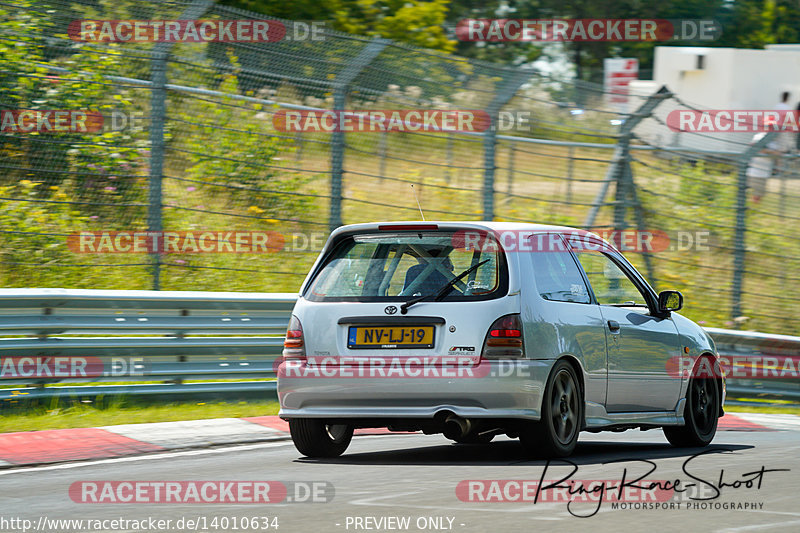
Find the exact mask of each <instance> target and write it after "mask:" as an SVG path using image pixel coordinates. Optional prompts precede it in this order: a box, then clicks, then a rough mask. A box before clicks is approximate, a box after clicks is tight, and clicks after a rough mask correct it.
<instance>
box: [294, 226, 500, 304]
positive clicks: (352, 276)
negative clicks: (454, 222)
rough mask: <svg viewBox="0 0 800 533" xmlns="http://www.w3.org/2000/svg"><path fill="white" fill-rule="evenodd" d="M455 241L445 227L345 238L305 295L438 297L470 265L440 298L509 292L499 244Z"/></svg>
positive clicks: (314, 297)
mask: <svg viewBox="0 0 800 533" xmlns="http://www.w3.org/2000/svg"><path fill="white" fill-rule="evenodd" d="M457 241H458V239H457V238H456V239H454V233H452V232H443V231H436V232H398V233H387V232H380V233H367V234H361V235H354V236H350V237H347V238H346V239H344V240H343V241H342V242H340V243H339V244H338V245H337V246H336V248H335V249H334V250H333V251H332V252H331V253H330V254H329V255H328V256H327V257H326V258H325V261H324V263H323V264H322V266H321V267H320V268H319V269H317V273H316V275H315V276H314V278H313V279H312V280H311V283H309V285H308V287H307V289H306V290H305V293H304V295H303V296H304V297H305V298H306V299H308V300H312V301H359V302H369V301H385V300H393V301H403V300H409V299H411V298H414V297H415V296H422V295H429V294H430V295H436V294H437V293H438V292H439V291H440V290H441V289H442V288H443V287H444V286H446V285H447V284H448V282H450V281H452V280H453V279H454V278H456V277H458V276H459V274H461V273H463V272H464V271H466V270H469V269H470V268H472V270H471V271H470V272H469V273H468V274H466V275H464V276H462V277H461V278H460V279H459V280H458V281H456V282H455V283H454V288H453V289H452V290H451V291H450V292H449V293H447V294H446V296H444V297H442V298H441V299H442V301H454V300H485V299H491V298H497V297H499V296H502V295H503V294H505V292H506V291H507V287H508V281H507V280H508V274H507V269H506V265H505V261H504V258H503V253H502V252H499V251H498V248H499V247H494V246H492V247H485V246H484V247H482V248H484V250H471V249H466V248H465V247H463V246H458V245H454V243H456V242H457ZM485 248H491V249H490V250H489V251H486V250H485ZM473 267H474V268H473Z"/></svg>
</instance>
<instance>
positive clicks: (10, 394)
mask: <svg viewBox="0 0 800 533" xmlns="http://www.w3.org/2000/svg"><path fill="white" fill-rule="evenodd" d="M295 299H296V295H295V294H292V293H278V294H275V293H230V292H189V291H187V292H184V291H164V292H160V291H99V290H71V289H0V358H2V364H1V365H0V371H1V372H0V376H2V377H1V378H0V386H8V385H21V386H20V387H15V388H12V387H7V388H3V389H0V401H3V402H6V401H15V400H20V399H23V398H24V399H31V398H62V397H81V396H82V395H86V396H94V397H96V396H102V395H108V396H118V395H131V396H141V395H166V396H173V395H179V394H241V393H248V394H256V395H257V394H259V393H262V392H263V393H264V394H265V395H270V396H274V394H275V381H274V378H275V371H274V366H273V363H274V361H275V358H276V357H277V356H278V355H279V354H280V351H281V349H282V345H283V335H284V332H285V330H286V326H287V324H288V321H289V314H290V312H291V310H292V307H293V305H294V302H295ZM706 331H708V332H709V334H710V335H711V336H712V337H713V338H714V341H715V342H716V344H717V349H718V351H719V352H720V355H722V356H726V357H729V358H736V357H739V358H741V357H753V356H759V357H761V359H760V361H762V363H763V362H764V361H766V362H767V364H769V361H770V360H769V359H766V358H768V357H773V358H774V360H775V361H776V364H778V365H780V364H782V362H785V361H787V360H790V361H793V364H797V363H798V362H800V337H791V336H787V335H772V334H765V333H758V332H749V331H735V330H725V329H716V328H706ZM66 357H70V358H73V359H75V358H85V359H86V361H87V362H88V365H89V366H88V367H87V369H88V372H86V371H85V372H84V374H88V376H87V377H81V376H75V375H64V374H65V373H66V374H70V371H69V369H65V370H66V372H65V373H60V374H58V375H52V376H42V375H33V376H26V375H20V373H19V371H20V370H21V368H22V367H21V366H15V364H17V363H20V362H21V360H22V359H26V360H27V364H28V366H26V367H25V368H26V369H28V370H31V366H30V365H31V360H34V361H39V362H45V361H46V362H47V364H49V365H51V366H50V367H48V368H51V367H52V365H54V364H56V363H57V361H59V358H66ZM795 368H796V367H795ZM39 370H41V369H37V370H32V372H33V373H34V374H41V373H42V372H41V371H39ZM51 370H52V368H51ZM84 370H86V369H84ZM78 373H80V372H78ZM213 380H218V381H213ZM219 380H228V381H219ZM230 380H236V381H230ZM245 380H247V381H245ZM187 381H199V382H192V383H186V382H187ZM78 382H85V383H92V385H86V386H75V385H69V386H65V385H63V384H67V383H70V384H74V383H78ZM97 382H100V383H101V382H124V383H126V384H123V385H119V384H109V385H95V384H94V383H97ZM130 382H149V383H135V384H130ZM153 382H155V383H153ZM45 385H48V386H45ZM728 391H729V395H730V396H734V397H745V398H757V397H764V398H786V399H798V398H800V380H798V379H797V378H794V379H777V378H770V377H767V378H764V379H761V378H755V379H754V378H752V376H751V377H749V378H744V379H743V378H740V377H736V376H729V378H728Z"/></svg>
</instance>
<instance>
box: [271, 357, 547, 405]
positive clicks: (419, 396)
mask: <svg viewBox="0 0 800 533" xmlns="http://www.w3.org/2000/svg"><path fill="white" fill-rule="evenodd" d="M553 363H554V361H552V360H536V361H532V360H527V359H526V360H522V361H513V362H512V361H492V362H488V361H482V362H481V364H480V365H477V366H474V367H469V369H465V368H457V367H435V368H427V373H425V372H420V373H414V374H413V376H414V377H412V376H408V375H405V376H401V377H397V376H396V375H395V376H390V375H374V374H372V373H370V372H369V371H366V372H365V371H360V372H358V371H357V372H351V373H350V374H348V373H347V372H338V371H333V372H329V373H328V376H325V375H324V373H322V372H320V373H319V375H318V377H317V374H316V373H315V372H314V370H313V369H312V368H311V367H307V366H306V365H305V363H303V364H297V363H295V364H294V365H295V366H294V368H292V369H291V371H290V372H287V371H286V369H284V368H283V365H282V366H281V368H280V369H279V371H278V398H279V400H280V405H281V409H280V413H279V416H281V417H282V418H285V419H290V418H371V419H376V418H378V419H393V418H420V419H431V418H433V417H434V415H436V413H439V412H442V411H449V412H452V413H455V414H456V415H459V416H461V417H464V418H518V419H528V420H538V419H539V418H540V412H541V398H542V394H543V392H544V387H545V384H546V382H547V377H548V375H549V373H550V369H551V367H552V365H553ZM331 373H333V374H336V375H335V376H333V377H331V376H330V374H331ZM423 375H424V376H427V377H416V376H423Z"/></svg>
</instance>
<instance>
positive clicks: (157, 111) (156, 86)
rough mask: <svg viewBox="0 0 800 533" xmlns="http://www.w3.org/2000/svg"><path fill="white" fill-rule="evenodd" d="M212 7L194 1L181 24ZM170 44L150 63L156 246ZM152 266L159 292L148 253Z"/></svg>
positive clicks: (156, 259)
mask: <svg viewBox="0 0 800 533" xmlns="http://www.w3.org/2000/svg"><path fill="white" fill-rule="evenodd" d="M213 4H214V0H195V1H194V2H193V3H192V5H190V6H189V7H188V8H187V9H186V11H184V12H183V13H182V14H181V16H180V20H194V19H196V18H197V17H200V16H202V15H203V14H204V13H205V12H206V11H208V9H209V8H210V7H211V6H212V5H213ZM172 45H173V43H156V44H155V46H154V47H153V57H152V60H151V63H150V65H151V66H150V81H151V83H152V85H151V89H150V90H151V93H150V182H149V185H148V208H147V228H148V231H150V232H151V233H154V234H156V240H155V242H157V243H160V242H161V241H160V239H159V237H158V236H159V235H160V234H161V231H162V230H163V225H162V213H161V211H162V205H163V200H164V197H163V191H162V184H161V181H162V177H163V173H164V151H165V146H164V122H165V120H166V115H167V89H166V85H167V59H168V58H169V54H170V51H171V50H172ZM151 259H152V263H153V290H155V291H157V290H159V289H160V288H161V255H160V253H159V251H158V250H157V249H156V250H153V252H151Z"/></svg>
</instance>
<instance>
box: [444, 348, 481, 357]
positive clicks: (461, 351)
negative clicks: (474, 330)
mask: <svg viewBox="0 0 800 533" xmlns="http://www.w3.org/2000/svg"><path fill="white" fill-rule="evenodd" d="M474 353H475V347H474V346H451V347H450V349H449V350H447V355H472V354H474Z"/></svg>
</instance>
